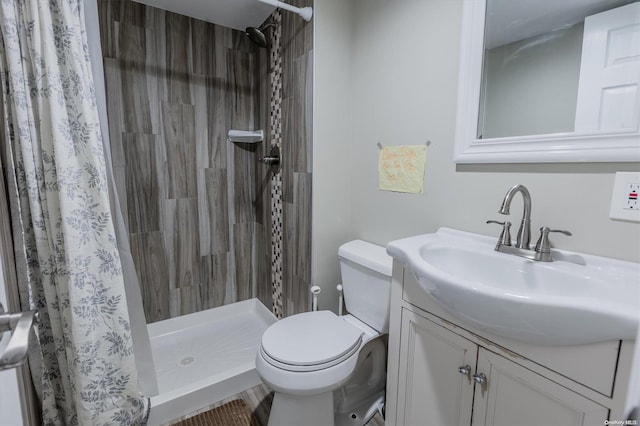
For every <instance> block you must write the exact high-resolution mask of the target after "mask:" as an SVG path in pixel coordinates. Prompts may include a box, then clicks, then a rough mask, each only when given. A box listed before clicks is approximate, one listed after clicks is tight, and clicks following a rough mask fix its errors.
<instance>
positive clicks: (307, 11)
mask: <svg viewBox="0 0 640 426" xmlns="http://www.w3.org/2000/svg"><path fill="white" fill-rule="evenodd" d="M258 1H259V2H260V3H264V4H268V5H271V6H275V7H279V8H280V9H285V10H288V11H290V12H294V13H297V14H298V15H300V16H301V17H302V19H304V20H305V21H306V22H309V21H311V17H313V8H312V7H303V8H300V7H296V6H291V5H290V4H287V3H283V2H281V1H278V0H258Z"/></svg>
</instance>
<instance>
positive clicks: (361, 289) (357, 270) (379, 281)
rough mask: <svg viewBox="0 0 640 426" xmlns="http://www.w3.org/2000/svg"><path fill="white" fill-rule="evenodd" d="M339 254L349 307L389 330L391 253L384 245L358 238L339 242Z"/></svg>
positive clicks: (382, 329)
mask: <svg viewBox="0 0 640 426" xmlns="http://www.w3.org/2000/svg"><path fill="white" fill-rule="evenodd" d="M338 258H339V259H340V273H341V275H342V290H343V292H344V303H345V305H346V307H347V310H348V311H349V313H350V314H351V315H353V316H354V317H356V318H358V319H359V320H360V321H362V322H364V323H365V324H367V325H369V326H370V327H372V328H374V329H376V330H378V331H379V332H381V333H387V332H388V331H389V295H390V291H391V265H392V263H393V261H392V259H391V256H389V255H388V254H387V251H386V250H385V248H384V247H381V246H378V245H375V244H372V243H368V242H366V241H362V240H355V241H350V242H348V243H345V244H343V245H341V246H340V248H339V249H338Z"/></svg>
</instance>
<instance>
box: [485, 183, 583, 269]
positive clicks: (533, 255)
mask: <svg viewBox="0 0 640 426" xmlns="http://www.w3.org/2000/svg"><path fill="white" fill-rule="evenodd" d="M518 192H519V193H521V194H522V200H523V201H524V211H523V212H522V221H521V222H520V229H518V235H517V237H516V245H515V247H512V246H511V234H510V232H509V229H510V227H511V222H507V221H505V222H498V221H495V220H488V221H487V223H495V224H498V225H502V233H501V234H500V238H498V243H497V244H496V251H499V252H502V253H508V254H515V255H516V256H521V257H525V258H527V259H531V260H536V261H541V262H551V261H553V259H552V257H551V244H550V243H549V233H550V232H559V233H562V234H565V235H571V232H569V231H562V230H557V229H550V228H548V227H546V226H543V227H542V228H540V238H538V242H537V243H536V246H535V248H534V249H533V250H532V249H531V247H530V246H529V242H530V241H531V194H529V190H528V189H527V188H526V187H525V186H524V185H514V186H513V187H511V188H510V189H509V190H508V191H507V193H506V194H505V196H504V200H502V206H500V210H498V213H501V214H509V208H510V207H511V201H512V200H513V197H515V195H516V194H517V193H518Z"/></svg>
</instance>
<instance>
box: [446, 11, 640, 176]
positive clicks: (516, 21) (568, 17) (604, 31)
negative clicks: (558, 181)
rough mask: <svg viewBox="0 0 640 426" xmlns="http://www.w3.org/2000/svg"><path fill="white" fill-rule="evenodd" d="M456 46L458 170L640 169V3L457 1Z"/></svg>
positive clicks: (456, 145)
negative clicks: (489, 166)
mask: <svg viewBox="0 0 640 426" xmlns="http://www.w3.org/2000/svg"><path fill="white" fill-rule="evenodd" d="M556 7H559V8H558V10H554V9H555V8H556ZM461 36H462V39H461V48H460V75H459V83H458V111H457V117H456V140H455V152H454V161H455V162H456V163H554V162H636V161H640V127H639V126H640V124H639V122H640V90H639V87H640V2H639V1H638V0H563V1H557V0H543V1H542V2H541V1H540V0H515V1H514V0H486V1H485V0H463V16H462V34H461Z"/></svg>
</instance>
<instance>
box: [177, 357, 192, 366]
mask: <svg viewBox="0 0 640 426" xmlns="http://www.w3.org/2000/svg"><path fill="white" fill-rule="evenodd" d="M194 362H196V358H195V357H192V356H185V357H184V358H182V359H181V360H180V361H178V367H189V366H190V365H191V364H193V363H194Z"/></svg>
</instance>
